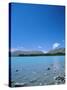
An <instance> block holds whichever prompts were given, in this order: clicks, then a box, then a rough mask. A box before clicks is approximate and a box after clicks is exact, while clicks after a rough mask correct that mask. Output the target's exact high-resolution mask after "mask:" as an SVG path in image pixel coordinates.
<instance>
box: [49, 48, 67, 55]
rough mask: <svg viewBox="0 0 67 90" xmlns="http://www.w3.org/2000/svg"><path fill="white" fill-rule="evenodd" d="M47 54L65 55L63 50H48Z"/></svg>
mask: <svg viewBox="0 0 67 90" xmlns="http://www.w3.org/2000/svg"><path fill="white" fill-rule="evenodd" d="M48 54H59V55H62V54H65V48H59V49H54V50H50V51H49V52H48Z"/></svg>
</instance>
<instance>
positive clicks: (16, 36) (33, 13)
mask: <svg viewBox="0 0 67 90" xmlns="http://www.w3.org/2000/svg"><path fill="white" fill-rule="evenodd" d="M64 42H65V7H64V6H50V5H34V4H20V3H12V4H11V48H12V50H15V49H16V50H17V49H22V50H43V51H45V52H46V51H48V50H51V49H55V48H61V47H64V46H65V45H64Z"/></svg>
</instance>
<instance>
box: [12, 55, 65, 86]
mask: <svg viewBox="0 0 67 90" xmlns="http://www.w3.org/2000/svg"><path fill="white" fill-rule="evenodd" d="M64 83H65V56H34V57H33V56H31V57H11V85H12V87H16V86H40V85H55V84H64Z"/></svg>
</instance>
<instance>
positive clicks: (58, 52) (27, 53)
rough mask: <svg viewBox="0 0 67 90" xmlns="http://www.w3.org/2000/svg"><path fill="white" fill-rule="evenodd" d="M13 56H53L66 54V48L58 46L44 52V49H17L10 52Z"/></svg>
mask: <svg viewBox="0 0 67 90" xmlns="http://www.w3.org/2000/svg"><path fill="white" fill-rule="evenodd" d="M10 55H11V56H52V55H65V48H58V49H53V50H50V51H48V52H47V53H44V52H43V51H22V50H16V51H13V52H10Z"/></svg>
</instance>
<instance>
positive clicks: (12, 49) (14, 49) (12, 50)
mask: <svg viewBox="0 0 67 90" xmlns="http://www.w3.org/2000/svg"><path fill="white" fill-rule="evenodd" d="M16 50H19V49H17V48H11V52H14V51H16Z"/></svg>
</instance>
